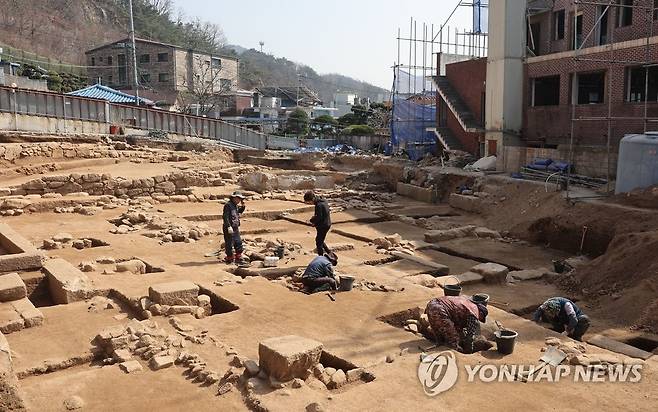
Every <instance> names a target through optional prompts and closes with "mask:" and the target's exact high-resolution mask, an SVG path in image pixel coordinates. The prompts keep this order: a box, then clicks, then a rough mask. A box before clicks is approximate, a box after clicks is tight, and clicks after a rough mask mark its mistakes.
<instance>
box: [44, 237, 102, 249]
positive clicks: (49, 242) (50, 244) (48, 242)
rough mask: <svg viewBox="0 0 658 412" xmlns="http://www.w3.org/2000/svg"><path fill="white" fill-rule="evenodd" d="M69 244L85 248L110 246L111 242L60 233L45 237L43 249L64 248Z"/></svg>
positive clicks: (77, 247) (76, 247)
mask: <svg viewBox="0 0 658 412" xmlns="http://www.w3.org/2000/svg"><path fill="white" fill-rule="evenodd" d="M69 246H70V247H73V248H75V249H78V250H83V249H89V248H93V247H101V246H110V244H109V243H107V242H104V241H102V240H99V239H93V238H81V239H76V238H75V237H74V236H73V235H71V234H69V233H58V234H56V235H55V236H53V237H52V238H50V239H44V241H43V246H42V247H41V248H42V249H43V250H55V249H64V248H66V247H69Z"/></svg>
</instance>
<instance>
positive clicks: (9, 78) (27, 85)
mask: <svg viewBox="0 0 658 412" xmlns="http://www.w3.org/2000/svg"><path fill="white" fill-rule="evenodd" d="M12 84H15V85H16V87H18V88H20V89H30V90H42V91H48V82H47V81H45V80H33V79H30V78H29V77H25V76H13V75H11V74H4V73H2V72H0V86H11V85H12Z"/></svg>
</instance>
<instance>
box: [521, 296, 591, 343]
mask: <svg viewBox="0 0 658 412" xmlns="http://www.w3.org/2000/svg"><path fill="white" fill-rule="evenodd" d="M533 319H534V321H535V322H541V321H543V322H548V323H550V324H551V325H552V329H553V330H554V331H556V332H558V333H563V332H564V331H565V330H566V331H567V335H568V336H569V337H570V338H572V339H575V340H578V341H580V340H582V339H583V335H584V334H585V332H587V330H588V329H589V326H590V320H589V317H587V315H585V314H584V313H583V312H582V310H580V308H579V307H578V306H577V305H576V304H575V303H573V302H572V301H570V300H569V299H567V298H561V297H556V298H550V299H548V300H547V301H546V302H544V303H542V304H541V306H539V308H538V309H537V311H536V312H535V314H534V317H533Z"/></svg>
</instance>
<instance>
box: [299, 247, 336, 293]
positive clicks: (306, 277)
mask: <svg viewBox="0 0 658 412" xmlns="http://www.w3.org/2000/svg"><path fill="white" fill-rule="evenodd" d="M336 265H338V257H337V256H336V255H335V254H334V253H326V254H325V255H324V256H318V257H316V258H315V259H313V260H312V261H311V263H309V265H308V266H307V267H306V270H305V271H304V274H303V275H302V284H303V285H304V288H305V289H306V292H308V293H318V292H325V291H330V290H336V289H337V288H338V282H337V281H336V275H335V274H334V266H336Z"/></svg>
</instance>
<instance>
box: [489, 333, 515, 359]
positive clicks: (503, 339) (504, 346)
mask: <svg viewBox="0 0 658 412" xmlns="http://www.w3.org/2000/svg"><path fill="white" fill-rule="evenodd" d="M494 335H495V336H496V347H497V349H498V353H500V354H502V355H511V354H512V352H514V345H515V344H516V338H517V337H518V336H519V334H518V333H516V332H515V331H513V330H509V329H503V330H498V331H496V333H495V334H494Z"/></svg>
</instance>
